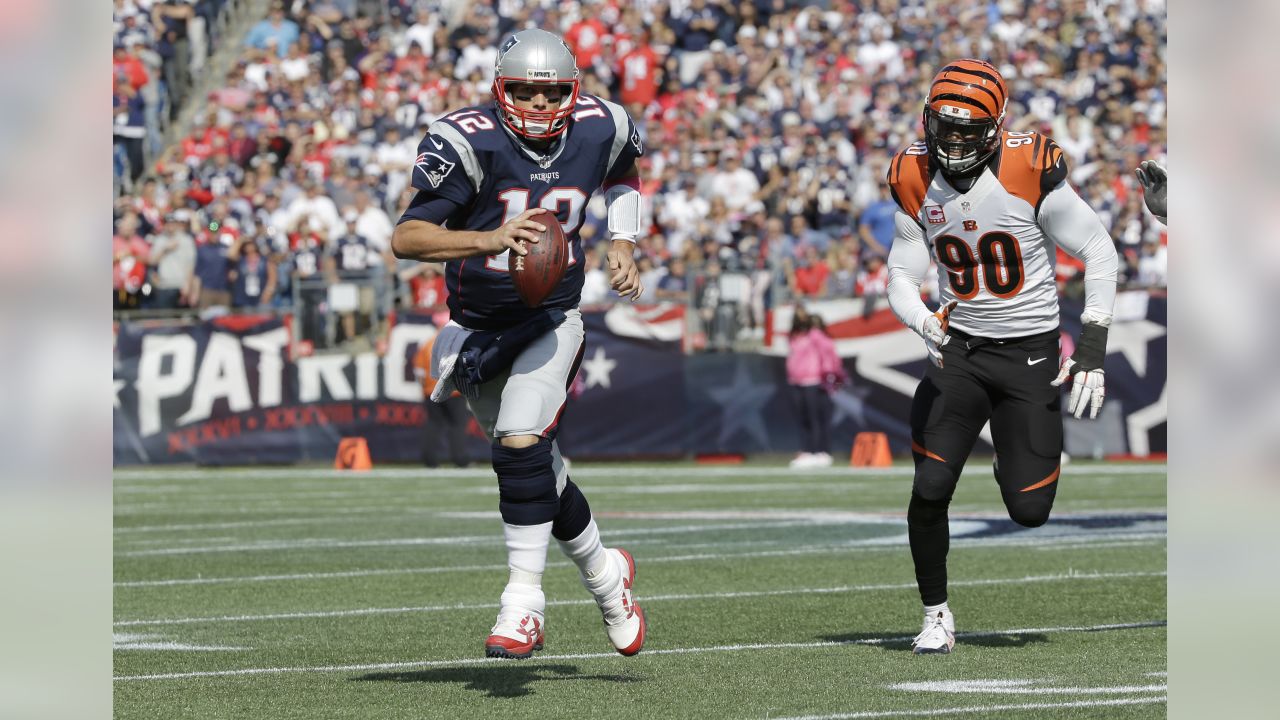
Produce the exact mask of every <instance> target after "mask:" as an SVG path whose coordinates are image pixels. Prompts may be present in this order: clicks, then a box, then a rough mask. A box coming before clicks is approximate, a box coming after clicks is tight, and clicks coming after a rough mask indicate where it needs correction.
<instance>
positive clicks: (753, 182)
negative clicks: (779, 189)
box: [711, 148, 760, 212]
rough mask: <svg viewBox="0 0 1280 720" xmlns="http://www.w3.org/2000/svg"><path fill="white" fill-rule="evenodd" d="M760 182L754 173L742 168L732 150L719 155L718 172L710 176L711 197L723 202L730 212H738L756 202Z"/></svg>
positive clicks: (736, 152) (739, 159)
mask: <svg viewBox="0 0 1280 720" xmlns="http://www.w3.org/2000/svg"><path fill="white" fill-rule="evenodd" d="M759 190H760V181H759V180H757V179H756V175H755V173H753V172H751V171H750V170H747V169H746V168H744V167H742V158H741V156H739V154H738V151H737V150H735V149H734V148H726V149H725V150H724V151H723V152H721V153H720V170H719V171H718V172H715V173H713V174H712V176H711V196H712V199H713V200H714V199H715V198H719V199H721V200H723V201H724V204H725V205H726V206H727V207H728V209H729V211H730V212H739V211H742V210H743V209H745V208H746V207H747V206H748V205H750V204H751V203H754V202H756V192H758V191H759Z"/></svg>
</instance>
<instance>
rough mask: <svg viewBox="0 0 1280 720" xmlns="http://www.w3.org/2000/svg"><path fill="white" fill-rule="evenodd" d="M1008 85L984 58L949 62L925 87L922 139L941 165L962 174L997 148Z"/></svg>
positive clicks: (1007, 96) (1006, 100) (1007, 97)
mask: <svg viewBox="0 0 1280 720" xmlns="http://www.w3.org/2000/svg"><path fill="white" fill-rule="evenodd" d="M1008 102H1009V88H1008V86H1006V85H1005V84H1004V78H1002V77H1000V71H999V70H996V68H995V66H994V65H992V64H991V63H989V62H986V61H985V60H974V59H971V58H966V59H963V60H954V61H952V62H949V63H947V64H946V65H945V66H943V68H942V69H941V70H939V71H938V74H937V75H936V76H934V78H933V84H932V85H930V86H929V101H928V102H927V103H925V106H924V142H925V145H926V146H928V148H929V153H930V154H931V155H932V156H933V159H934V160H936V161H937V162H938V164H939V165H941V166H942V167H943V169H945V170H948V171H950V172H954V173H961V172H964V171H966V170H969V169H971V168H974V167H977V166H978V165H980V164H981V163H982V162H983V161H985V160H986V159H987V158H989V157H991V154H992V153H994V152H995V151H996V148H997V147H998V146H999V144H1000V128H1001V126H1002V125H1003V124H1004V110H1005V105H1006V104H1007V103H1008Z"/></svg>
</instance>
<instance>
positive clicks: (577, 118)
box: [400, 95, 644, 330]
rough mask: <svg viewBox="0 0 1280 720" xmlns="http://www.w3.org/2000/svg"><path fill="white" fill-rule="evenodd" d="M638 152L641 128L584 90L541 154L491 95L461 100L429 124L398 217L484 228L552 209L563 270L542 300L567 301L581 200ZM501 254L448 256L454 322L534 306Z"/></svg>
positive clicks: (576, 290) (570, 303)
mask: <svg viewBox="0 0 1280 720" xmlns="http://www.w3.org/2000/svg"><path fill="white" fill-rule="evenodd" d="M643 153H644V144H643V142H642V141H641V139H640V133H639V131H637V130H636V127H635V125H634V123H632V121H631V118H630V117H628V116H627V112H626V111H625V110H623V109H622V108H621V107H620V106H618V105H616V104H614V103H611V102H609V101H607V100H602V99H600V98H596V97H592V96H590V95H582V96H579V98H578V105H577V109H576V111H575V112H574V114H573V120H572V122H570V124H569V128H568V129H567V130H566V131H565V132H564V134H563V135H561V136H560V141H559V143H558V144H557V145H556V146H555V147H554V148H553V149H552V150H551V151H550V154H548V155H547V156H546V157H542V156H541V155H539V154H537V153H535V152H534V151H532V150H530V149H529V148H528V147H527V146H526V145H525V144H524V143H522V142H520V141H519V140H517V139H516V138H515V136H514V135H513V134H512V133H510V132H509V131H507V130H506V128H505V126H504V125H503V122H502V120H501V119H500V118H499V117H498V114H497V109H496V107H495V106H494V105H493V104H492V103H491V104H488V105H483V106H477V107H471V108H465V109H463V110H459V111H457V112H454V113H451V114H449V115H446V116H445V117H443V118H441V119H439V120H437V121H435V122H433V123H432V124H431V126H430V127H429V128H428V129H427V136H426V137H425V138H423V140H422V143H421V144H419V145H418V157H417V161H416V162H415V164H414V169H413V186H414V187H415V188H417V190H418V195H417V197H415V198H414V200H413V202H412V203H410V206H409V209H408V210H406V211H405V213H404V215H403V216H402V217H401V218H400V222H404V221H405V220H409V219H416V220H425V221H427V222H432V223H436V224H438V225H443V226H444V227H447V228H449V229H450V230H477V231H484V230H495V229H497V228H499V227H501V226H502V225H503V224H505V223H507V222H508V221H510V220H511V219H512V218H514V217H516V216H517V215H519V214H520V213H522V212H524V211H525V210H528V209H530V208H534V207H543V208H546V209H548V210H551V211H553V212H555V214H556V217H557V218H558V219H559V220H560V225H561V227H562V228H563V229H564V233H565V237H567V238H568V240H569V250H570V253H569V268H568V270H567V271H566V272H565V276H564V279H563V280H561V281H560V285H559V286H558V287H557V288H556V289H555V291H553V292H552V293H551V295H550V296H549V297H548V298H547V300H546V301H545V302H544V303H543V307H547V308H563V309H569V308H572V307H576V306H577V304H578V300H579V297H580V295H581V293H582V281H583V271H582V260H583V251H582V244H581V242H580V241H579V238H578V230H579V228H580V227H581V225H582V221H583V214H584V213H585V211H586V207H587V201H588V200H589V199H590V198H591V195H592V193H594V192H596V190H598V189H599V188H600V187H601V185H603V184H604V183H605V182H606V181H607V180H611V179H615V178H618V177H621V176H622V175H624V174H625V173H627V172H628V171H630V170H631V168H632V167H633V166H634V164H635V159H636V158H637V157H639V156H640V155H642V154H643ZM442 200H443V201H447V202H441V201H442ZM442 208H447V209H442ZM508 252H509V251H508ZM508 252H503V253H502V254H500V255H491V256H488V257H470V258H465V259H462V260H452V261H449V262H448V263H447V264H446V266H445V284H446V286H447V287H448V290H449V300H448V304H449V314H450V317H451V318H452V319H453V320H454V322H457V323H458V324H460V325H462V326H464V327H467V328H471V329H474V330H496V329H502V328H506V327H510V326H512V325H515V324H517V323H519V322H522V321H523V320H525V319H526V318H528V317H530V316H531V315H532V314H533V313H535V312H537V311H536V310H533V309H530V308H528V307H525V305H524V303H522V302H521V301H520V298H519V296H517V295H516V290H515V286H514V285H513V284H512V282H511V277H510V276H509V275H508V274H507V256H508Z"/></svg>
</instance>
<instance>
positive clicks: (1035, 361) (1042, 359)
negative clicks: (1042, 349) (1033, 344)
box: [1027, 357, 1049, 365]
mask: <svg viewBox="0 0 1280 720" xmlns="http://www.w3.org/2000/svg"><path fill="white" fill-rule="evenodd" d="M1048 359H1049V358H1047V357H1042V358H1040V359H1039V360H1032V359H1031V358H1027V364H1028V365H1035V364H1036V363H1042V362H1044V361H1045V360H1048Z"/></svg>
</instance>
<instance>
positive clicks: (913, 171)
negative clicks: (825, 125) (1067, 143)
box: [888, 132, 1110, 338]
mask: <svg viewBox="0 0 1280 720" xmlns="http://www.w3.org/2000/svg"><path fill="white" fill-rule="evenodd" d="M1066 175H1067V166H1066V162H1065V160H1064V159H1063V153H1062V150H1061V149H1059V148H1058V146H1057V145H1056V144H1055V143H1054V142H1053V141H1052V140H1050V139H1048V138H1045V137H1043V136H1041V135H1039V134H1038V133H1033V132H1025V133H1019V132H1005V133H1003V135H1002V137H1001V141H1000V148H999V150H997V151H996V155H995V157H994V158H993V159H992V160H991V162H990V163H989V164H988V165H987V167H986V168H984V170H983V171H982V175H980V176H979V178H978V179H977V180H976V181H975V182H974V184H973V186H972V187H971V188H970V189H969V191H968V192H964V193H961V192H959V191H957V190H956V189H955V188H953V187H952V186H951V185H950V184H949V183H948V182H947V180H946V179H945V178H944V177H943V175H942V173H941V172H937V171H936V170H934V169H933V167H932V165H931V163H930V162H929V154H928V150H927V149H926V148H925V145H924V143H922V142H921V143H916V144H914V145H911V146H910V147H908V148H906V149H905V150H903V151H902V152H900V153H898V154H897V155H896V156H895V157H894V158H893V160H892V161H891V163H890V166H889V176H888V182H889V187H890V188H891V189H892V191H893V196H894V199H895V200H896V201H897V203H898V206H899V207H900V208H901V209H902V211H903V213H905V214H906V215H908V216H910V217H911V218H912V219H913V220H914V221H915V224H916V225H917V226H918V233H917V232H916V230H917V229H916V228H910V227H908V228H907V230H908V232H907V233H905V234H906V235H908V236H913V237H903V235H904V233H903V232H901V227H900V232H899V234H898V237H897V238H895V241H894V247H893V251H894V252H892V253H891V254H890V273H891V275H892V274H894V273H895V272H901V270H902V268H901V267H900V265H901V263H900V262H899V263H895V257H897V258H902V257H905V256H906V255H907V253H906V250H907V248H902V252H899V250H900V249H899V247H898V243H899V242H908V243H910V242H923V243H924V245H925V246H926V247H927V248H928V252H929V254H930V255H931V256H932V259H933V260H934V262H936V263H937V264H938V269H939V271H940V272H939V275H940V276H941V277H942V278H943V280H942V283H941V288H940V289H941V299H942V304H943V305H946V304H947V303H949V302H950V301H952V300H957V301H959V303H958V304H957V306H956V308H955V310H953V311H952V313H951V327H953V328H956V329H958V330H961V331H964V332H966V333H969V334H971V335H976V336H980V337H991V338H1010V337H1022V336H1026V335H1034V334H1037V333H1041V332H1045V331H1048V330H1053V329H1054V328H1056V327H1058V289H1057V284H1056V281H1055V276H1054V265H1055V262H1056V251H1055V249H1054V241H1055V240H1059V242H1060V243H1061V239H1059V238H1056V237H1055V238H1051V237H1049V236H1048V235H1047V234H1046V232H1045V228H1044V227H1042V222H1041V218H1040V210H1041V204H1042V203H1043V202H1044V200H1045V198H1046V197H1047V196H1048V195H1049V194H1050V193H1051V192H1052V191H1053V190H1054V189H1055V188H1058V187H1059V186H1060V185H1061V184H1062V182H1063V180H1065V178H1066ZM1063 187H1066V186H1063ZM1067 191H1068V192H1070V193H1071V195H1073V196H1074V194H1075V193H1074V191H1071V190H1070V189H1069V188H1067ZM1077 200H1078V198H1077ZM1080 204H1081V205H1083V202H1081V203H1080ZM1085 207H1086V209H1087V206H1085ZM1090 214H1092V212H1091V211H1090ZM1095 221H1096V219H1095ZM900 224H905V223H900ZM1099 225H1100V223H1099ZM1081 240H1084V238H1081ZM1064 247H1066V246H1065V245H1064ZM1066 249H1068V251H1071V250H1072V249H1073V248H1071V247H1066ZM1073 254H1077V253H1075V252H1073ZM895 265H898V266H899V267H895ZM917 286H918V284H917ZM1107 313H1108V314H1110V307H1109V305H1108V307H1107Z"/></svg>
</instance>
